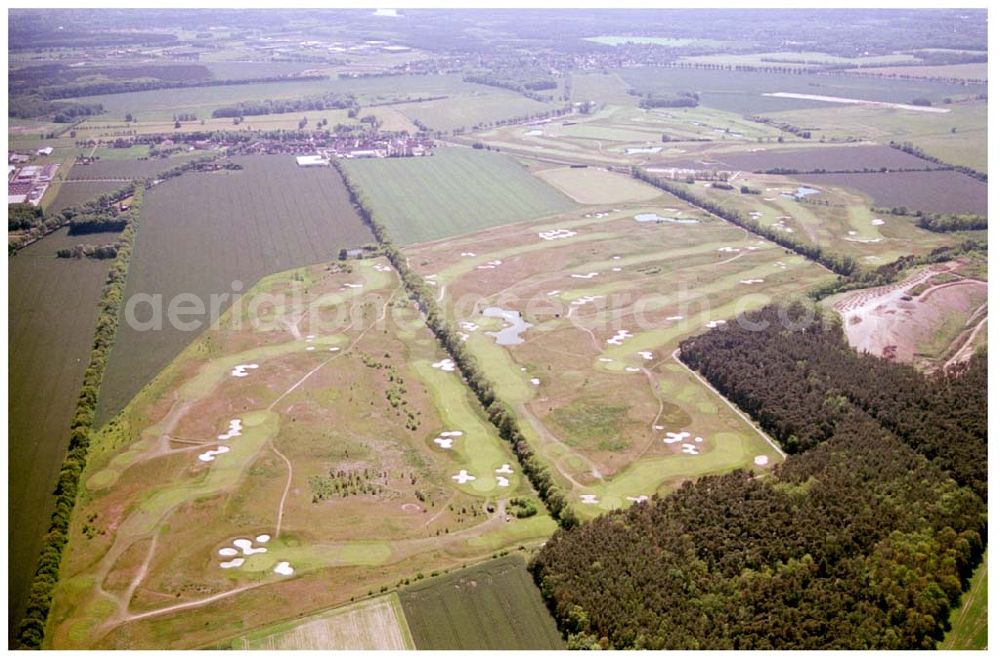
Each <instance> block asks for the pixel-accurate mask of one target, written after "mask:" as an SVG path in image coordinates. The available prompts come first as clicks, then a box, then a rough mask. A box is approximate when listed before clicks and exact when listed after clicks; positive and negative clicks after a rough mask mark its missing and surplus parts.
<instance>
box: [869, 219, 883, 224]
mask: <svg viewBox="0 0 1000 661" xmlns="http://www.w3.org/2000/svg"><path fill="white" fill-rule="evenodd" d="M872 225H885V221H884V220H882V219H881V218H872Z"/></svg>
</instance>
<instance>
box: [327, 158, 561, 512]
mask: <svg viewBox="0 0 1000 661" xmlns="http://www.w3.org/2000/svg"><path fill="white" fill-rule="evenodd" d="M333 165H334V167H335V168H337V170H338V171H339V172H340V174H341V176H342V177H343V179H344V183H345V184H346V186H347V190H348V193H349V194H350V198H351V202H352V203H353V204H354V205H355V207H356V208H357V210H358V213H359V214H360V215H361V218H362V219H363V220H364V222H365V224H366V225H368V227H369V228H370V229H371V231H372V234H373V235H374V236H375V239H376V241H378V244H379V246H380V247H381V249H382V252H383V254H384V255H385V256H386V258H387V259H388V260H389V262H390V263H391V264H392V265H393V267H394V268H395V269H396V271H397V272H398V273H399V276H400V279H401V280H402V282H403V286H404V287H405V288H406V290H407V292H409V295H410V298H411V299H412V300H413V301H414V302H415V303H416V305H417V307H418V308H419V309H420V311H421V312H422V313H423V315H424V316H425V318H426V321H427V326H428V327H429V328H430V329H431V332H433V333H434V336H435V337H436V338H437V340H438V341H439V342H440V343H441V346H442V347H443V348H444V349H445V351H447V352H448V354H449V355H450V356H451V358H452V360H454V362H455V366H456V367H457V368H458V370H459V373H460V374H461V375H462V377H463V378H464V379H465V382H466V383H467V384H468V386H469V388H471V389H472V392H473V393H474V394H475V395H476V398H477V399H478V400H479V403H480V404H481V405H482V407H483V408H484V409H485V411H486V414H487V417H488V418H489V420H490V422H491V423H493V425H494V426H495V427H496V429H497V432H498V433H499V435H500V437H501V438H503V439H504V440H506V441H507V442H508V443H510V445H511V448H512V449H513V451H514V455H515V456H516V457H517V460H518V463H519V464H520V465H521V469H522V470H523V471H524V474H525V476H526V477H527V478H528V481H529V482H531V484H532V486H534V488H535V490H536V491H537V492H538V495H539V496H540V497H541V499H542V502H544V503H545V506H546V508H547V509H548V511H549V513H550V514H551V515H552V517H553V518H554V519H556V521H558V522H559V524H560V525H561V526H563V527H564V528H571V527H573V526H576V525H577V524H578V523H579V519H578V518H577V516H576V512H575V511H574V509H573V505H572V504H571V503H569V502H568V501H567V499H566V496H565V495H564V494H563V492H562V490H561V489H560V488H559V486H558V485H557V484H556V482H555V480H554V479H553V478H552V475H551V473H550V472H549V470H548V468H546V466H545V464H544V463H543V462H542V461H541V460H540V459H539V458H538V457H537V456H535V453H534V451H533V450H532V448H531V446H530V445H529V444H528V441H527V439H526V438H525V436H524V434H523V433H522V432H521V430H520V428H519V427H518V424H517V417H516V415H515V414H514V413H513V412H512V411H511V409H510V407H509V406H507V405H506V404H505V403H503V402H502V401H500V400H499V399H498V398H497V396H496V391H495V389H494V387H493V384H492V382H491V381H490V379H489V377H487V376H486V374H485V372H483V370H482V369H481V368H480V366H479V363H478V361H477V360H476V358H475V356H474V355H472V353H471V352H470V351H469V350H468V349H467V348H466V346H465V344H464V342H463V341H462V339H461V335H460V333H459V332H458V330H457V329H456V328H455V327H454V324H452V322H450V321H449V320H448V319H447V318H446V317H445V314H444V312H443V311H442V310H441V308H440V307H439V306H438V305H437V302H436V301H435V297H434V293H433V292H432V291H431V289H430V288H429V287H428V286H427V283H426V281H425V280H424V278H423V277H422V276H420V274H418V273H416V272H415V271H413V270H412V269H411V268H410V267H409V264H408V263H407V260H406V257H405V256H404V255H403V253H402V252H401V251H400V250H399V249H398V248H397V247H396V246H395V244H393V242H392V239H391V238H390V236H389V233H388V231H387V230H386V229H385V226H384V225H382V224H381V223H380V222H378V220H376V219H375V217H374V216H373V214H372V211H371V208H370V206H369V203H368V200H367V197H366V196H365V194H364V192H363V191H361V190H360V189H359V188H358V187H356V186H355V185H354V183H353V182H352V181H351V179H350V178H349V177H348V176H347V174H346V172H344V170H343V169H342V167H341V165H340V163H339V162H338V161H334V162H333Z"/></svg>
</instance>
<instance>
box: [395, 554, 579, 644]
mask: <svg viewBox="0 0 1000 661" xmlns="http://www.w3.org/2000/svg"><path fill="white" fill-rule="evenodd" d="M400 601H401V602H402V604H403V612H405V613H406V620H407V622H409V624H410V631H411V632H412V633H413V640H414V642H415V643H416V646H417V649H421V650H515V649H518V650H519V649H546V650H553V649H563V647H564V645H563V641H562V639H561V638H560V636H559V632H558V631H557V630H556V626H555V621H554V620H553V619H552V616H551V615H549V612H548V610H546V608H545V604H544V603H543V602H542V597H541V594H540V593H539V592H538V588H537V587H535V584H534V583H533V582H532V580H531V576H530V575H529V574H528V571H527V569H526V568H525V565H524V560H523V559H522V558H521V557H520V556H506V557H504V558H500V559H499V560H492V561H490V562H485V563H483V564H481V565H476V566H474V567H470V568H469V569H466V570H464V571H459V572H453V573H451V574H448V575H446V576H439V577H437V578H436V579H432V580H430V581H427V582H426V583H421V584H420V585H419V586H418V587H415V588H409V589H406V590H404V591H403V592H401V593H400Z"/></svg>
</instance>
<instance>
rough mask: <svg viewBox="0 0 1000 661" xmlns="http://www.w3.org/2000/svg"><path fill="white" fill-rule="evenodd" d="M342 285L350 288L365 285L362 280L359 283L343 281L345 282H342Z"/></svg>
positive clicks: (358, 287)
mask: <svg viewBox="0 0 1000 661" xmlns="http://www.w3.org/2000/svg"><path fill="white" fill-rule="evenodd" d="M344 286H345V287H348V288H350V289H361V288H362V287H364V286H365V284H364V283H363V282H362V283H360V284H358V283H355V282H345V283H344Z"/></svg>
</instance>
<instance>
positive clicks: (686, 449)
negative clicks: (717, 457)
mask: <svg viewBox="0 0 1000 661" xmlns="http://www.w3.org/2000/svg"><path fill="white" fill-rule="evenodd" d="M681 452H683V453H684V454H700V453H699V452H698V448H696V447H695V446H694V445H692V444H691V443H682V444H681Z"/></svg>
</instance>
